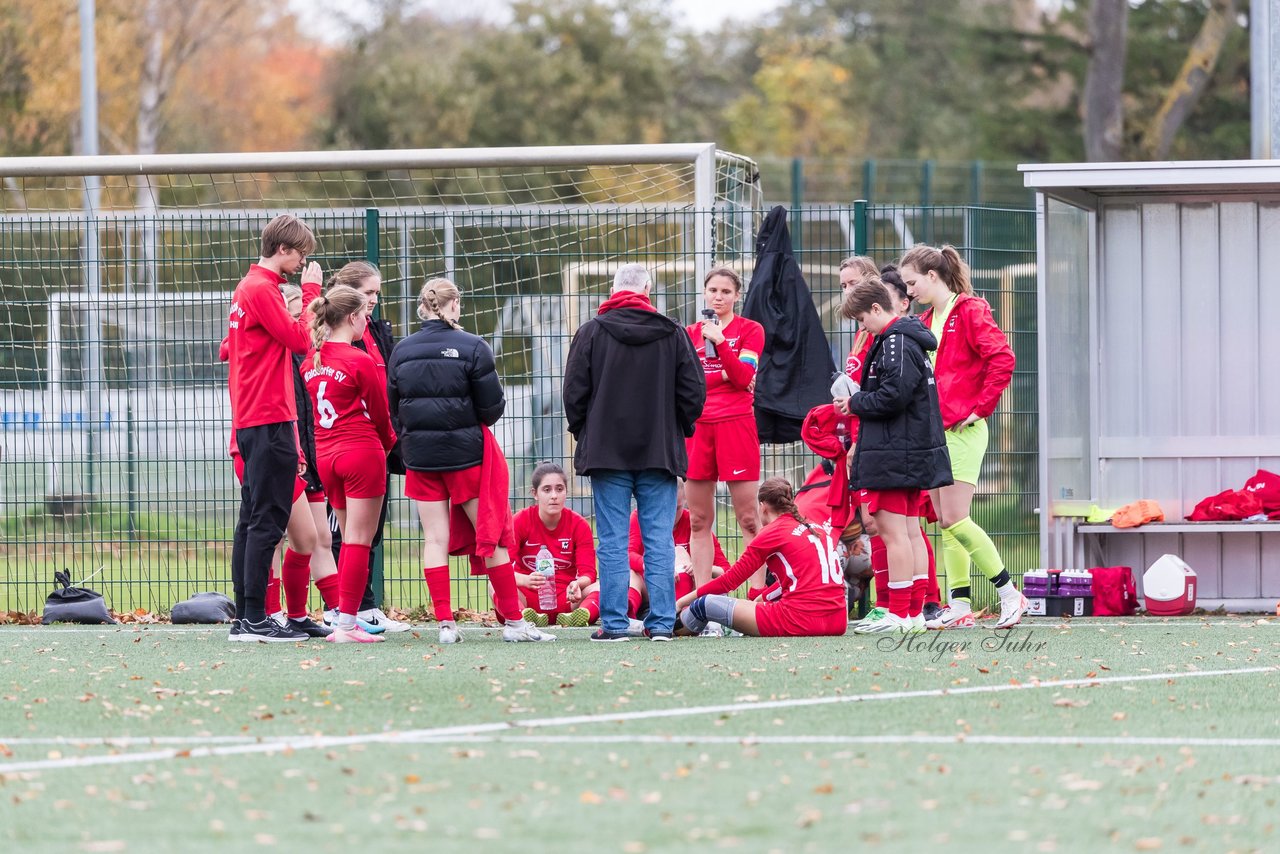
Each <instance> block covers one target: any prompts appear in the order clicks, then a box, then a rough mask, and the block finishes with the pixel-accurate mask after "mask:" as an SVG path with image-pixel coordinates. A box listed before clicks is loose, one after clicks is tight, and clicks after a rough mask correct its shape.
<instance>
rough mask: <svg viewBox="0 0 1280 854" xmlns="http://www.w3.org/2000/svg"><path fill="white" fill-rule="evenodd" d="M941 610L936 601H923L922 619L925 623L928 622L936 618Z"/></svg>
mask: <svg viewBox="0 0 1280 854" xmlns="http://www.w3.org/2000/svg"><path fill="white" fill-rule="evenodd" d="M941 612H942V606H941V605H939V604H938V603H937V602H925V603H924V611H923V612H922V613H923V615H924V621H925V622H926V623H927V622H929V621H930V620H935V619H937V617H938V614H940V613H941Z"/></svg>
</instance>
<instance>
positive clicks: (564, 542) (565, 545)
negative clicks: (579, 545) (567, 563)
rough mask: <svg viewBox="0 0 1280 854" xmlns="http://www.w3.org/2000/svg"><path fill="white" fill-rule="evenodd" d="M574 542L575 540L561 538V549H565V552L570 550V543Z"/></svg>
mask: <svg viewBox="0 0 1280 854" xmlns="http://www.w3.org/2000/svg"><path fill="white" fill-rule="evenodd" d="M572 542H573V540H561V541H560V551H563V552H567V551H569V544H570V543H572Z"/></svg>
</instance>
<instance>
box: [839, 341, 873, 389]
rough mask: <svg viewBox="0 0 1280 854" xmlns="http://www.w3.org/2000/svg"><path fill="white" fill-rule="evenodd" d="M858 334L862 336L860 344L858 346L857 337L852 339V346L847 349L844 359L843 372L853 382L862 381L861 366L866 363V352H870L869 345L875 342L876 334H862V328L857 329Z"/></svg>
mask: <svg viewBox="0 0 1280 854" xmlns="http://www.w3.org/2000/svg"><path fill="white" fill-rule="evenodd" d="M858 336H859V337H861V338H863V341H862V346H861V347H859V346H858V339H857V338H854V339H853V345H854V346H853V348H852V349H851V350H849V357H848V358H847V359H845V360H844V372H845V373H846V374H848V376H849V379H851V380H853V381H854V382H855V383H858V384H861V383H862V368H863V366H864V365H866V363H867V354H868V353H870V352H871V345H872V344H874V343H876V336H874V335H872V334H871V333H869V332H868V333H867V334H866V335H863V334H862V330H859V331H858Z"/></svg>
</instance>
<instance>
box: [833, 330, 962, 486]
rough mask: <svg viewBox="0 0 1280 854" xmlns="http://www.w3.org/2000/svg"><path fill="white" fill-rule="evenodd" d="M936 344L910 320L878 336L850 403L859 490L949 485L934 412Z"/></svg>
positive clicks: (944, 447)
mask: <svg viewBox="0 0 1280 854" xmlns="http://www.w3.org/2000/svg"><path fill="white" fill-rule="evenodd" d="M937 347H938V340H937V339H936V338H934V337H933V333H932V332H930V331H929V330H928V329H925V328H924V324H922V323H921V322H920V321H919V320H917V319H916V318H914V317H900V318H898V319H897V320H896V321H894V322H893V324H892V325H891V326H890V327H889V328H888V329H886V330H885V331H884V332H883V333H882V334H880V335H877V336H876V340H875V343H874V344H872V345H871V352H870V353H869V354H868V356H867V361H866V364H865V365H864V366H863V368H862V391H860V392H858V393H857V394H855V395H854V396H853V397H851V398H849V410H850V411H851V412H852V413H853V414H854V415H856V416H858V418H859V419H860V420H861V423H860V425H859V427H858V445H857V449H856V450H855V451H854V454H853V469H852V471H851V472H850V479H851V480H852V482H853V484H854V485H855V486H857V487H858V488H859V489H933V488H934V487H937V486H946V485H948V484H950V483H951V482H952V481H951V457H950V455H948V453H947V436H946V433H945V432H943V429H942V415H941V414H940V413H939V412H938V387H937V385H936V384H935V383H934V380H933V365H932V364H931V363H930V362H929V357H928V355H927V352H926V351H928V350H935V349H937Z"/></svg>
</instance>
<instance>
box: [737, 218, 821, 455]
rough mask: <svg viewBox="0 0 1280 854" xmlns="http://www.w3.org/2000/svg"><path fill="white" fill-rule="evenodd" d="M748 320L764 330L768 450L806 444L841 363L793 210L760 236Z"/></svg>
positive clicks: (759, 377) (761, 416) (761, 425)
mask: <svg viewBox="0 0 1280 854" xmlns="http://www.w3.org/2000/svg"><path fill="white" fill-rule="evenodd" d="M742 316H743V317H746V318H750V319H751V320H754V321H756V322H757V323H759V324H760V325H761V326H763V327H764V342H765V343H764V352H762V353H761V354H760V369H759V371H758V372H757V373H756V429H757V431H758V433H759V435H760V441H761V442H762V443H765V444H786V443H788V442H798V441H800V428H801V426H802V425H803V424H804V419H805V416H806V415H808V414H809V410H810V409H813V407H815V406H818V405H820V404H823V403H830V402H831V375H832V374H833V373H835V370H836V366H835V362H833V361H832V360H831V349H830V347H829V346H828V344H827V335H826V332H825V330H823V328H822V320H821V319H820V318H819V317H818V310H817V309H816V308H815V307H814V305H813V294H812V293H810V291H809V286H808V284H806V283H805V280H804V276H803V274H801V272H800V265H799V264H798V263H796V258H795V254H794V253H793V252H792V249H791V232H790V230H789V229H788V228H787V210H786V208H784V207H782V206H781V205H779V206H778V207H775V208H774V209H773V210H771V211H769V215H768V216H767V217H765V220H764V224H763V225H761V226H760V232H759V234H757V235H756V269H755V272H754V273H753V274H752V276H751V285H750V287H748V289H747V298H746V301H745V302H744V303H743V305H742Z"/></svg>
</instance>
